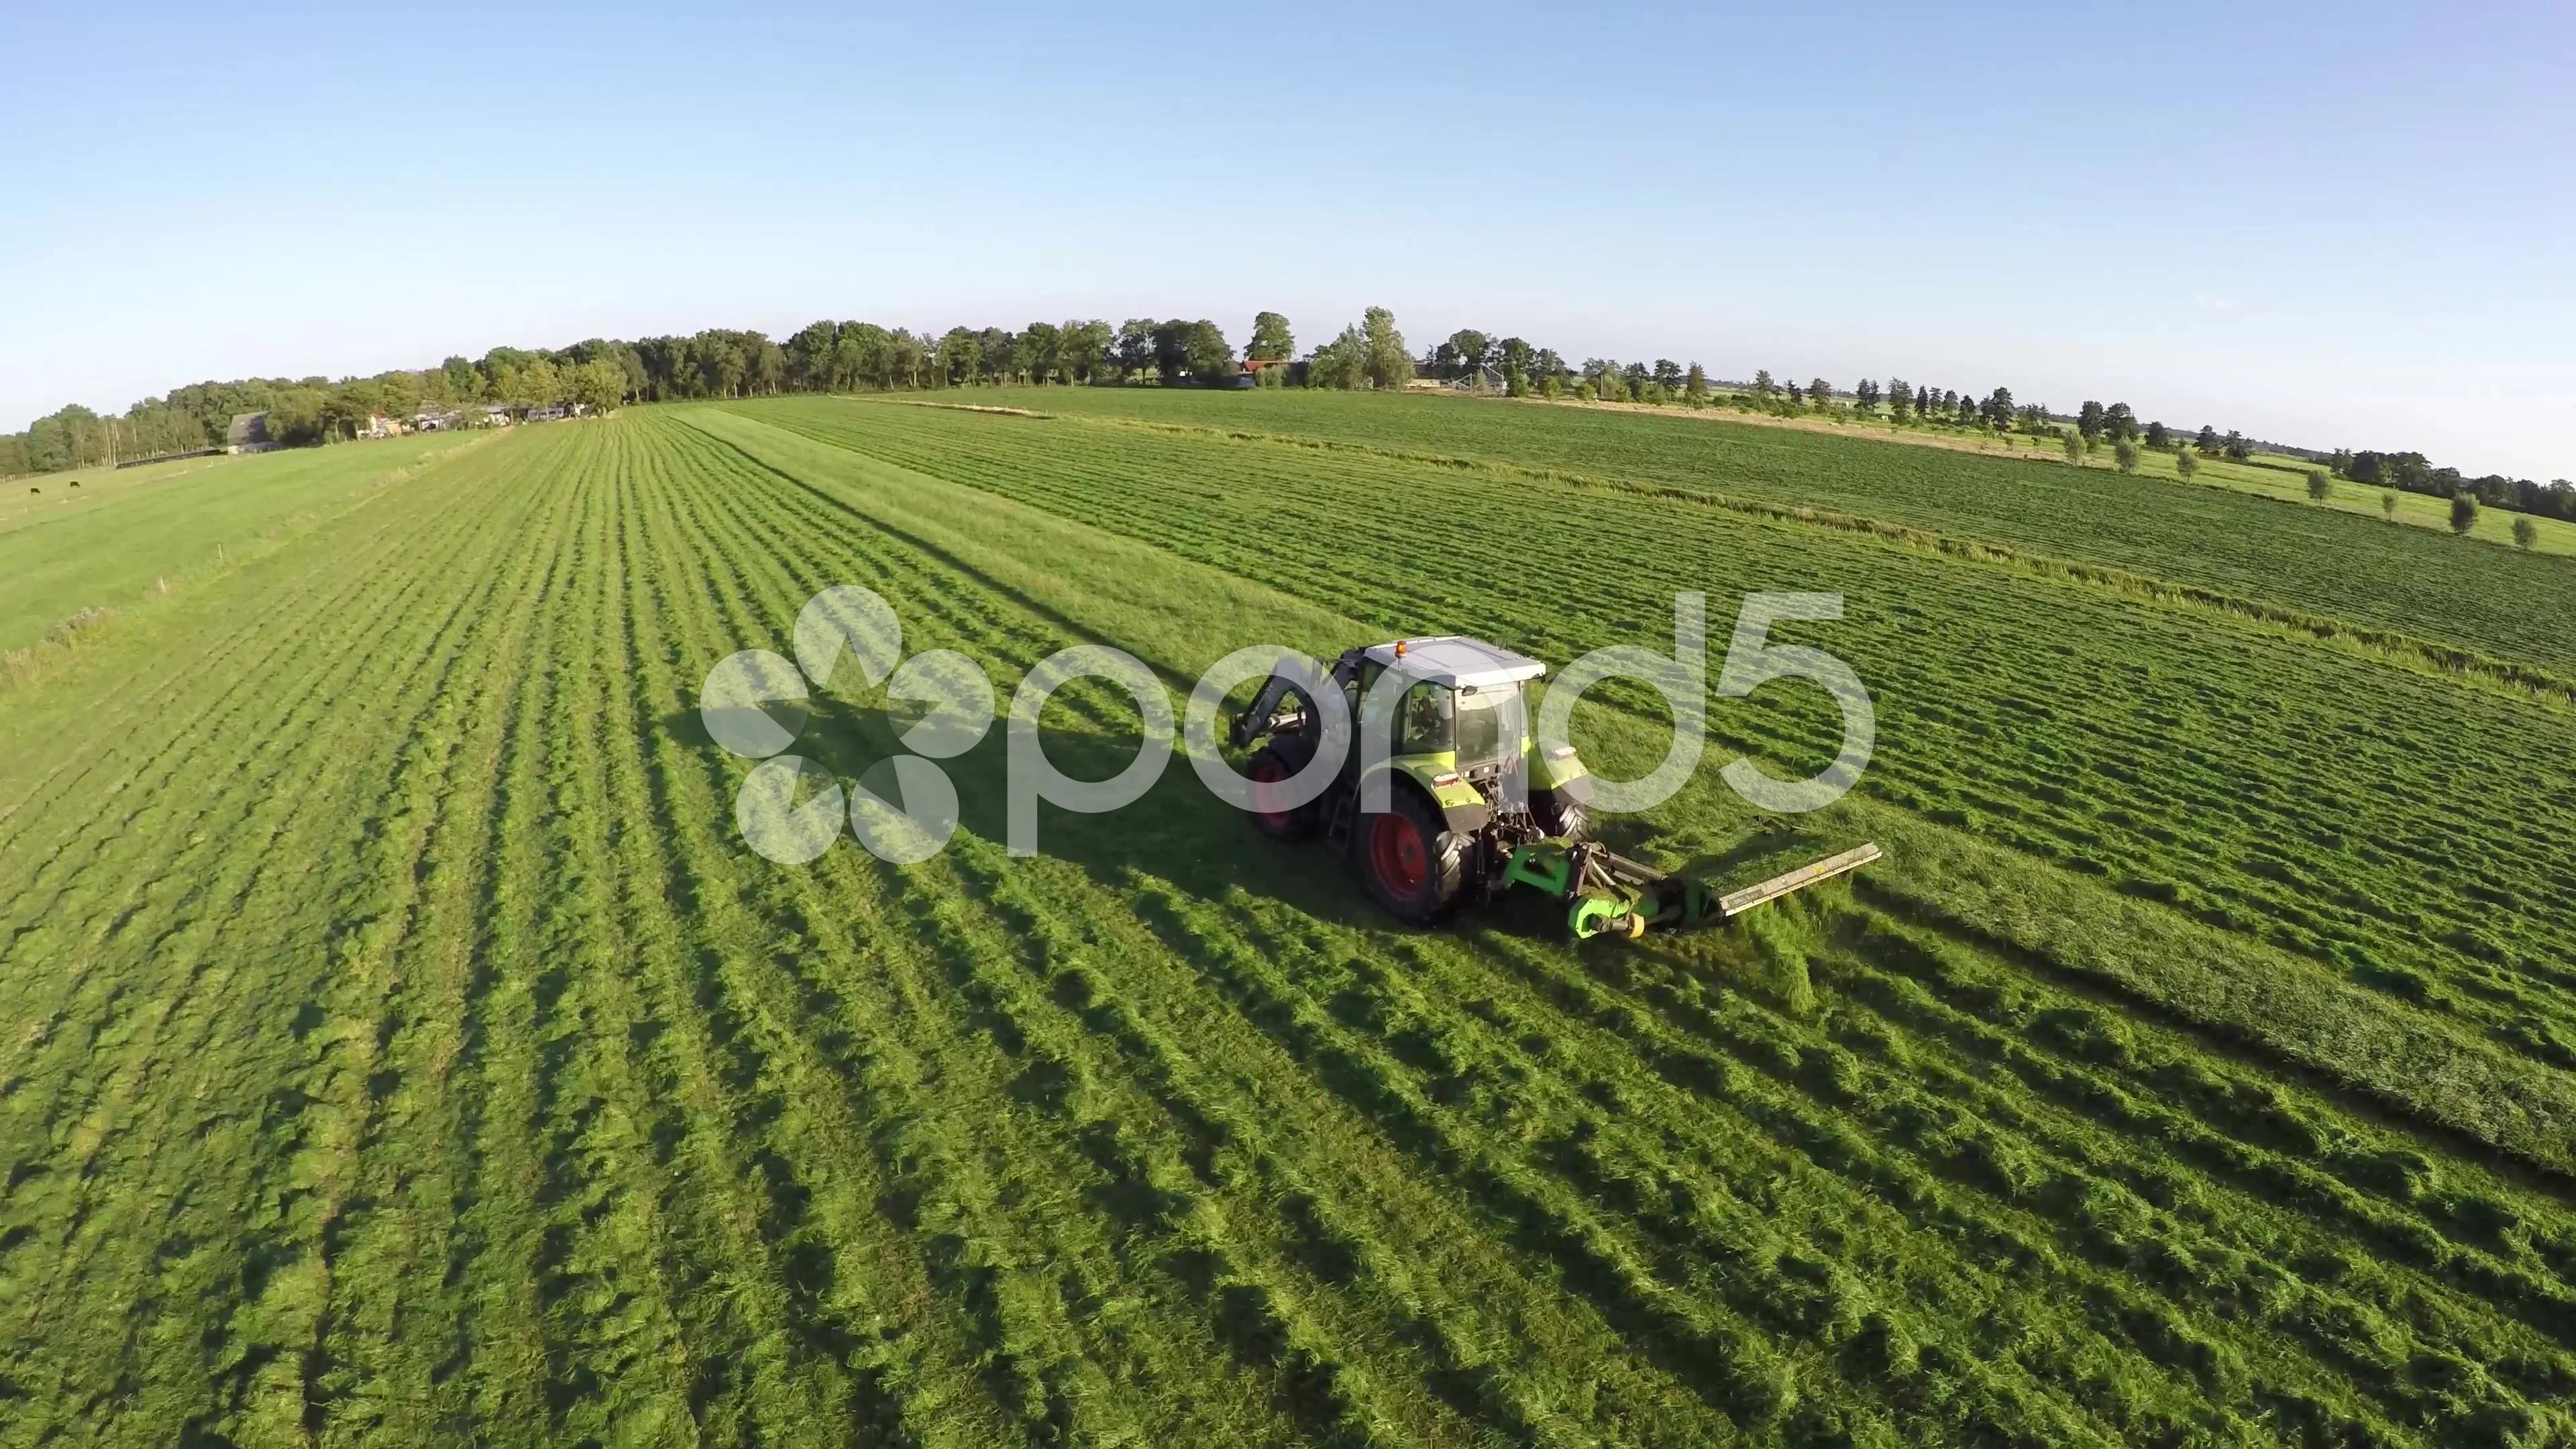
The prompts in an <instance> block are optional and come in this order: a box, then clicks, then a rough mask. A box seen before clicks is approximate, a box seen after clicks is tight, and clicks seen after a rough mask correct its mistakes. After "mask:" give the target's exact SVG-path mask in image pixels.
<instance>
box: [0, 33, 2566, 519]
mask: <svg viewBox="0 0 2576 1449" xmlns="http://www.w3.org/2000/svg"><path fill="white" fill-rule="evenodd" d="M0 54H5V55H8V56H9V57H11V60H10V64H9V71H10V79H9V81H8V82H7V84H6V85H5V86H0V137H5V138H6V145H5V152H6V154H7V156H8V161H9V164H8V168H7V181H6V186H5V189H0V319H5V320H0V427H12V428H14V427H21V426H24V424H25V422H26V420H27V419H29V418H31V417H33V416H35V415H37V414H39V413H42V412H45V411H49V410H51V409H52V408H55V407H58V406H60V405H61V404H63V403H65V402H84V403H88V404H90V405H91V406H93V407H99V408H102V409H104V408H108V407H117V408H122V407H123V406H124V405H125V404H126V403H128V402H130V401H132V400H133V399H134V398H136V397H139V396H142V395H145V394H149V393H154V392H159V391H162V390H164V389H165V388H167V387H169V386H171V385H174V384H178V383H183V382H190V381H197V380H201V379H204V378H209V377H235V376H242V375H248V374H262V375H273V374H294V375H303V374H308V373H316V372H320V373H328V374H332V375H340V374H346V373H364V372H373V371H378V370H381V369H384V368H388V367H395V366H419V365H423V364H426V363H432V362H435V361H436V360H437V359H439V358H440V357H443V356H445V355H447V354H449V353H456V352H461V353H465V354H468V355H477V356H479V355H480V354H481V353H482V352H483V351H484V350H485V349H486V348H489V347H492V346H495V345H498V344H504V343H507V344H514V345H523V346H560V345H563V344H565V343H569V342H572V341H575V340H578V339H580V338H582V337H586V336H593V335H611V336H636V335H641V334H645V333H653V332H674V331H691V330H695V329H697V328H699V327H706V326H718V325H722V326H748V327H760V328H763V329H766V330H768V331H770V332H772V333H773V334H776V335H783V334H784V333H786V332H788V331H791V330H793V329H794V328H795V327H797V326H799V325H801V324H803V323H804V322H806V321H809V320H811V319H813V318H815V317H818V316H832V317H844V318H868V319H872V320H878V321H883V322H886V323H889V324H901V325H910V326H916V327H923V326H936V327H942V328H944V327H946V326H948V325H951V324H952V323H956V322H967V323H971V324H976V325H982V324H987V323H992V324H999V325H1003V326H1017V325H1020V324H1023V323H1025V322H1027V321H1029V320H1032V319H1045V320H1050V321H1055V320H1062V319H1064V318H1067V317H1087V316H1101V317H1107V318H1109V319H1111V320H1112V321H1116V320H1119V319H1122V318H1124V317H1128V316H1132V315H1140V314H1146V313H1152V314H1155V315H1166V316H1168V315H1183V316H1192V317H1196V316H1207V317H1212V318H1214V319H1216V320H1217V321H1218V322H1219V323H1220V324H1221V325H1223V326H1224V327H1225V328H1226V330H1227V333H1228V335H1229V336H1230V337H1232V338H1234V339H1235V340H1236V341H1237V342H1238V343H1239V342H1240V341H1241V340H1242V339H1243V336H1244V334H1245V332H1246V330H1247V327H1248V324H1249V320H1250V318H1251V315H1252V313H1253V312H1254V311H1255V310H1257V309H1260V308H1265V307H1266V308H1274V309H1276V310H1279V311H1282V312H1285V313H1287V314H1288V316H1289V317H1290V319H1291V320H1292V322H1294V323H1295V324H1296V328H1297V333H1298V338H1299V342H1300V345H1301V346H1308V345H1312V344H1313V343H1314V342H1317V341H1320V340H1322V339H1323V338H1324V337H1325V336H1327V335H1329V334H1330V332H1331V331H1332V330H1334V329H1336V328H1338V327H1339V325H1340V324H1341V323H1343V322H1345V321H1347V320H1350V319H1351V318H1353V317H1355V316H1356V315H1357V314H1358V312H1359V311H1360V309H1361V308H1363V307H1365V306H1368V305H1371V304H1384V305H1386V306H1389V307H1392V308H1394V309H1395V312H1396V314H1397V318H1398V320H1399V322H1400V323H1401V324H1402V326H1403V327H1404V329H1405V331H1406V333H1407V335H1408V337H1409V338H1410V339H1411V340H1412V341H1413V342H1414V344H1415V346H1416V350H1420V349H1421V348H1422V347H1424V346H1426V345H1428V344H1429V343H1430V342H1432V341H1435V340H1437V339H1438V338H1439V337H1441V336H1443V335H1445V334H1447V333H1448V332H1449V331H1450V330H1452V329H1454V328H1457V327H1461V326H1475V327H1479V328H1481V329H1483V330H1486V331H1488V332H1493V333H1497V334H1502V333H1516V334H1519V335H1521V336H1525V337H1527V338H1529V339H1530V340H1532V341H1533V342H1535V343H1539V344H1541V345H1547V346H1553V347H1555V348H1557V349H1558V350H1559V351H1562V352H1564V353H1566V354H1567V355H1568V356H1570V357H1576V358H1580V357H1584V356H1590V355H1613V356H1617V357H1620V358H1622V359H1631V358H1634V359H1649V360H1651V359H1652V358H1655V357H1661V356H1669V357H1674V358H1678V359H1682V360H1685V361H1687V360H1691V359H1697V360H1700V361H1703V362H1705V363H1706V364H1707V365H1708V366H1709V368H1710V369H1711V370H1712V371H1713V372H1715V373H1716V374H1718V375H1720V376H1747V375H1750V374H1751V372H1752V371H1753V370H1754V369H1755V368H1757V367H1767V368H1769V369H1770V370H1771V371H1772V372H1774V373H1775V374H1779V375H1782V376H1788V377H1796V378H1799V379H1801V380H1803V379H1805V378H1807V377H1809V376H1813V375H1818V374H1821V375H1823V376H1825V377H1827V378H1830V379H1832V380H1834V381H1835V382H1836V383H1837V385H1842V386H1848V385H1849V384H1850V382H1852V381H1853V380H1855V379H1857V378H1859V377H1861V376H1863V375H1870V376H1876V377H1882V378H1883V377H1886V376H1888V375H1889V374H1898V375H1902V376H1904V377H1906V378H1909V379H1912V380H1914V381H1917V382H1924V383H1930V384H1932V385H1934V386H1936V387H1954V388H1959V389H1962V390H1970V389H1973V390H1975V391H1978V392H1981V393H1982V392H1985V391H1988V390H1991V389H1992V388H1993V387H1995V386H1997V385H1998V384H2000V385H2005V386H2009V387H2011V388H2012V389H2013V390H2014V392H2015V393H2016V394H2017V395H2018V396H2020V397H2021V398H2022V399H2023V400H2025V401H2029V400H2038V401H2044V402H2047V403H2049V404H2051V405H2053V406H2055V407H2057V408H2059V409H2061V410H2070V411H2071V410H2072V408H2073V407H2074V405H2075V404H2076V403H2078V402H2080V401H2082V400H2083V399H2085V398H2088V397H2094V398H2100V399H2102V400H2104V401H2112V400H2120V399H2125V400H2127V401H2128V402H2130V403H2131V404H2132V405H2133V406H2135V407H2136V408H2137V409H2138V412H2139V414H2140V415H2141V416H2142V417H2148V418H2157V419H2162V420H2164V421H2166V422H2169V423H2175V424H2179V425H2183V426H2187V427H2197V426H2198V425H2200V424H2201V423H2203V422H2209V423H2215V424H2216V425H2217V426H2218V427H2219V428H2221V429H2222V430H2224V429H2226V428H2230V427H2236V428H2242V429H2243V430H2244V431H2246V432H2247V433H2249V434H2253V435H2255V436H2259V437H2267V438H2273V439H2277V440H2280V441H2285V442H2293V443H2302V444H2308V445H2313V446H2320V447H2334V446H2352V447H2376V448H2415V449H2419V450H2421V451H2423V452H2425V453H2427V454H2429V455H2431V456H2432V457H2433V458H2434V460H2435V461H2436V462H2444V463H2453V464H2457V465H2459V466H2461V467H2464V468H2466V469H2468V470H2469V471H2471V472H2487V471H2503V472H2508V473H2514V474H2519V475H2525V476H2533V477H2541V478H2548V477H2557V476H2576V94H2572V93H2576V86H2571V85H2570V84H2569V77H2570V76H2571V75H2576V7H2571V6H2569V5H2567V4H2565V3H2564V0H2558V3H2547V4H2544V3H2530V4H2469V5H2454V6H2448V7H2432V6H2422V5H2393V4H2373V3H2362V4H2336V5H2326V4H2273V5H2259V4H2201V3H2184V4H2178V5H2166V6H2158V7H2138V6H2128V5H2123V6H2108V5H2084V4H2071V5H2041V4H2001V3H1985V4H1977V3H1970V4H1961V5H1952V6H1933V5H1925V4H1920V3H1915V4H1905V5H1896V6H1889V7H1883V8H1882V7H1876V6H1870V5H1848V4H1845V5H1808V6H1795V5H1780V4H1766V5H1761V6H1756V7H1744V8H1740V9H1739V8H1735V7H1688V6H1654V7H1618V6H1598V7H1583V6H1567V5H1563V4H1556V5H1548V6H1543V7H1520V6H1513V5H1499V4H1489V5H1481V6H1466V7H1457V8H1455V9H1445V10H1441V11H1437V12H1435V11H1431V10H1427V9H1413V8H1407V9H1402V10H1398V9H1395V8H1393V7H1386V6H1350V7H1339V6H1330V5H1311V4H1299V5H1250V6H1248V5H1222V4H1198V5H1192V6H1187V7H1175V8H1170V9H1157V10H1146V9H1142V8H1138V9H1132V10H1128V9H1111V8H1105V7H1086V8H1084V9H1083V10H1082V11H1079V12H1075V11H1073V10H1072V9H1071V8H1070V7H1067V8H1065V9H1061V10H1059V9H1053V8H1038V7H1028V8H1022V7H1016V6H1012V5H1005V4H988V5H983V6H979V7H972V8H965V7H959V8H954V9H946V10H942V11H939V12H936V13H921V12H919V11H918V10H912V9H907V10H889V11H886V12H883V13H869V12H862V11H856V10H849V9H844V8H842V7H822V6H815V7H797V6H776V7H765V6H759V5H741V6H737V7H733V8H731V9H730V10H729V11H728V12H727V13H724V14H722V15H720V16H717V17H714V18H701V17H696V16H691V15H687V14H682V13H677V12H672V13H648V12H647V9H646V7H640V6H633V5H626V6H615V7H611V6H606V5H601V6H596V7H586V8H585V7H575V8H557V7H545V6H524V5H523V6H517V7H511V8H499V9H481V8H477V7H473V6H444V7H434V8H431V9H427V10H422V9H412V10H397V11H391V12H381V11H380V12H376V13H375V14H373V15H370V16H368V17H365V18H359V19H351V18H348V17H347V15H346V14H345V11H341V12H335V11H334V10H332V9H326V8H323V7H318V6H317V7H310V8H295V7H267V6H259V5H250V6H245V7H238V8H231V9H220V8H218V9H210V8H209V7H203V6H193V5H191V6H179V5H143V6H116V5H87V6H77V7H75V6H70V5H47V6H35V5H17V6H11V7H9V8H7V9H6V10H5V11H0Z"/></svg>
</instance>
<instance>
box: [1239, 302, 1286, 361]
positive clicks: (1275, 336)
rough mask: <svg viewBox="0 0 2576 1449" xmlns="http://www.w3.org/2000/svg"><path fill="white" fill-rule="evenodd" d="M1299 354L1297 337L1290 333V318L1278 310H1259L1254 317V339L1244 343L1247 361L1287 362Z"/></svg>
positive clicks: (1244, 355) (1245, 359)
mask: <svg viewBox="0 0 2576 1449" xmlns="http://www.w3.org/2000/svg"><path fill="white" fill-rule="evenodd" d="M1296 355H1297V339H1296V338H1295V337H1293V336H1291V335H1290V334H1289V331H1288V319H1287V318H1285V317H1282V316H1280V315H1279V314H1278V313H1276V312H1257V313H1255V314H1253V318H1252V340H1251V341H1250V342H1248V343H1245V344H1244V348H1243V360H1244V361H1246V362H1286V361H1287V360H1288V359H1289V358H1292V357H1294V356H1296Z"/></svg>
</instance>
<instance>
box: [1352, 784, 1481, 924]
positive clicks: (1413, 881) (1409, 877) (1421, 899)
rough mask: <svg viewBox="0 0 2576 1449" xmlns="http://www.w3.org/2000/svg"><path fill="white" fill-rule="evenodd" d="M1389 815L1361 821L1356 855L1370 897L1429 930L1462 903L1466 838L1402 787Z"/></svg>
mask: <svg viewBox="0 0 2576 1449" xmlns="http://www.w3.org/2000/svg"><path fill="white" fill-rule="evenodd" d="M1388 804H1389V807H1390V808H1388V809H1386V810H1383V811H1379V812H1377V813H1375V814H1369V815H1362V816H1361V817H1360V818H1359V825H1358V828H1357V829H1355V830H1353V831H1352V832H1351V853H1352V855H1353V856H1354V857H1355V858H1356V859H1357V862H1358V864H1359V871H1360V879H1361V880H1363V881H1365V882H1367V883H1368V890H1369V894H1370V895H1373V896H1375V897H1377V903H1378V904H1379V905H1382V906H1384V907H1386V908H1387V910H1388V911H1389V912H1390V913H1392V914H1393V915H1394V916H1395V918H1396V919H1397V920H1400V921H1402V922H1404V923H1405V924H1406V925H1409V926H1426V925H1429V924H1430V923H1431V922H1433V921H1435V920H1438V919H1439V918H1440V913H1441V912H1443V911H1445V910H1447V909H1448V908H1449V904H1450V902H1452V901H1454V900H1456V899H1457V898H1458V888H1459V886H1460V885H1462V884H1463V883H1464V882H1465V881H1466V878H1467V843H1468V841H1467V837H1466V836H1464V835H1460V834H1458V833H1457V832H1456V831H1453V830H1451V829H1450V828H1449V826H1448V822H1447V821H1445V820H1443V819H1441V818H1440V812H1439V811H1437V810H1434V809H1432V808H1431V806H1430V803H1429V802H1427V801H1425V800H1424V799H1423V798H1422V797H1421V796H1420V795H1418V794H1416V793H1414V792H1413V791H1412V790H1409V789H1406V788H1404V787H1402V786H1401V785H1399V786H1398V787H1397V788H1396V791H1395V798H1394V799H1393V800H1392V801H1389V802H1388Z"/></svg>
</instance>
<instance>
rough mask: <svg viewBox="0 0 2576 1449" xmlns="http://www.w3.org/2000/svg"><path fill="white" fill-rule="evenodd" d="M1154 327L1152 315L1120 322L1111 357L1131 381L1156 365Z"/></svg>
mask: <svg viewBox="0 0 2576 1449" xmlns="http://www.w3.org/2000/svg"><path fill="white" fill-rule="evenodd" d="M1154 328H1155V323H1154V319H1152V318H1151V317H1130V318H1128V319H1127V320H1126V321H1124V322H1121V323H1119V324H1118V340H1117V341H1116V342H1115V343H1113V344H1112V345H1111V348H1110V357H1111V359H1112V360H1113V361H1114V362H1116V363H1117V365H1118V371H1119V374H1120V375H1121V376H1123V377H1125V378H1126V379H1128V380H1129V381H1131V382H1132V381H1134V380H1135V379H1137V378H1139V377H1142V376H1143V375H1144V373H1145V369H1147V368H1149V367H1152V366H1153V365H1154ZM943 345H944V344H943Z"/></svg>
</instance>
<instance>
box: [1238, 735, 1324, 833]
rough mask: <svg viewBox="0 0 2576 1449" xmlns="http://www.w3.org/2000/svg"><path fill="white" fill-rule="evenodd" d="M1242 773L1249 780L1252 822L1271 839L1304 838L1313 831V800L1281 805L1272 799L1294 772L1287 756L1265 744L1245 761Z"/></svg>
mask: <svg viewBox="0 0 2576 1449" xmlns="http://www.w3.org/2000/svg"><path fill="white" fill-rule="evenodd" d="M1243 773H1244V777H1245V778H1246V779H1249V780H1250V781H1252V823H1253V824H1255V825H1257V826H1260V827H1261V833H1262V834H1264V835H1267V836H1269V837H1270V838H1271V839H1273V840H1283V841H1287V840H1303V839H1305V838H1306V837H1307V836H1309V835H1312V834H1314V833H1315V817H1316V815H1317V813H1318V811H1317V809H1316V802H1315V801H1312V800H1309V801H1307V802H1306V803H1305V804H1303V805H1291V806H1285V807H1281V806H1279V805H1278V804H1277V802H1276V800H1275V799H1274V798H1273V797H1274V796H1275V795H1277V793H1278V791H1279V787H1280V785H1281V783H1282V782H1284V781H1286V780H1287V779H1288V778H1289V777H1290V776H1292V775H1294V774H1296V773H1297V770H1296V767H1295V766H1293V765H1291V764H1290V763H1289V761H1288V757H1287V756H1286V755H1285V754H1283V753H1281V751H1280V750H1279V749H1278V748H1277V747H1276V746H1272V745H1264V746H1262V747H1261V748H1260V749H1257V750H1255V751H1253V752H1252V758H1251V759H1249V760H1246V761H1244V765H1243Z"/></svg>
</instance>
